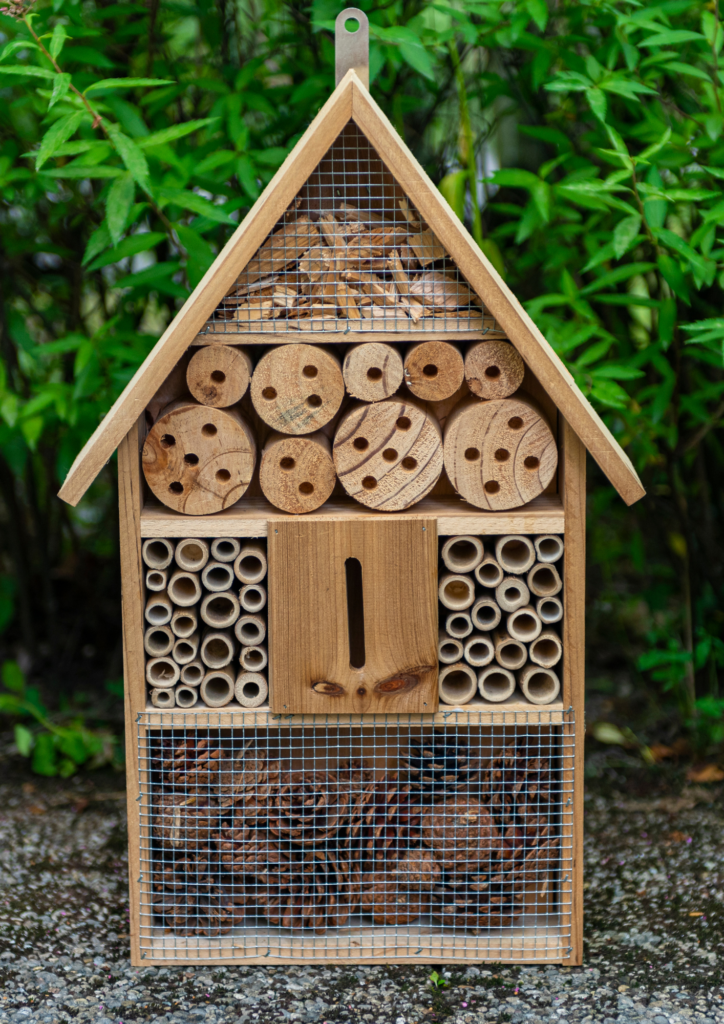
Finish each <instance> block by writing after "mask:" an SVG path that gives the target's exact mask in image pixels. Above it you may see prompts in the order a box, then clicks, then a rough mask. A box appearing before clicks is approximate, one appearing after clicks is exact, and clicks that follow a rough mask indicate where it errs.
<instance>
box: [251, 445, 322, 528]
mask: <svg viewBox="0 0 724 1024" xmlns="http://www.w3.org/2000/svg"><path fill="white" fill-rule="evenodd" d="M335 481H336V474H335V471H334V462H333V461H332V455H331V452H330V447H329V442H328V441H327V439H326V438H325V437H324V436H323V435H322V436H320V435H315V436H313V437H279V438H278V439H276V440H275V441H273V442H272V443H271V444H268V445H267V447H266V448H265V449H264V452H263V454H262V457H261V462H260V465H259V483H260V484H261V489H262V491H263V492H264V495H265V496H266V497H267V498H268V499H269V501H270V502H271V503H272V505H276V507H277V508H281V509H283V510H284V511H285V512H291V513H293V514H298V513H303V512H313V511H314V509H316V508H319V506H320V505H323V504H324V502H325V501H326V500H327V498H328V497H329V496H330V494H331V493H332V491H333V490H334V484H335Z"/></svg>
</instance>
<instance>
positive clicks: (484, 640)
mask: <svg viewBox="0 0 724 1024" xmlns="http://www.w3.org/2000/svg"><path fill="white" fill-rule="evenodd" d="M464 656H465V660H466V661H467V663H468V665H472V666H473V668H482V667H483V666H484V665H489V664H490V662H491V661H492V660H493V657H494V656H495V651H494V649H493V644H492V641H491V640H490V638H489V637H487V636H481V635H480V634H479V633H476V634H475V636H471V637H470V639H469V640H466V641H465V647H464Z"/></svg>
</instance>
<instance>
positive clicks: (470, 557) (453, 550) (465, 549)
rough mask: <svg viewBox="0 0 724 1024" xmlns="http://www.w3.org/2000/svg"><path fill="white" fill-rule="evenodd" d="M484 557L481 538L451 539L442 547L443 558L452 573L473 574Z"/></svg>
mask: <svg viewBox="0 0 724 1024" xmlns="http://www.w3.org/2000/svg"><path fill="white" fill-rule="evenodd" d="M484 557H485V550H484V548H483V542H482V540H481V539H480V537H468V536H465V537H449V538H448V539H447V540H446V541H445V543H444V544H443V546H442V552H441V558H442V560H443V564H444V565H445V568H446V569H449V570H450V572H472V571H473V570H474V569H476V568H477V567H478V566H479V565H480V563H481V562H482V560H483V558H484Z"/></svg>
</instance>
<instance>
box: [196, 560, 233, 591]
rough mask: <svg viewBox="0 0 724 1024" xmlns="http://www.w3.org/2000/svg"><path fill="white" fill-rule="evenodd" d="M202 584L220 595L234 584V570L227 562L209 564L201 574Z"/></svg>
mask: <svg viewBox="0 0 724 1024" xmlns="http://www.w3.org/2000/svg"><path fill="white" fill-rule="evenodd" d="M201 582H202V583H203V585H204V586H205V587H206V589H207V590H210V591H211V592H212V593H214V594H220V593H222V591H224V590H229V589H230V588H231V586H232V584H233V583H234V570H233V569H232V567H231V566H230V565H228V564H227V563H226V562H209V564H208V565H207V566H206V568H205V569H204V571H203V572H202V573H201Z"/></svg>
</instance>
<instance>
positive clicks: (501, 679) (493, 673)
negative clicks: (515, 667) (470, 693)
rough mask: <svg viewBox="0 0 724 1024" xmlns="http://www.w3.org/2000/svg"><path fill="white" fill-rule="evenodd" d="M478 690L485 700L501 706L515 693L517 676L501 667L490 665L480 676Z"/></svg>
mask: <svg viewBox="0 0 724 1024" xmlns="http://www.w3.org/2000/svg"><path fill="white" fill-rule="evenodd" d="M478 690H479V692H480V696H481V697H482V698H483V699H484V700H489V701H491V702H492V703H493V704H499V703H500V702H501V701H503V700H508V698H509V697H512V696H513V693H514V692H515V676H514V675H513V673H512V672H510V671H509V670H508V669H507V668H502V667H501V666H500V665H489V666H488V668H484V669H483V671H482V672H480V673H479V675H478Z"/></svg>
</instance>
